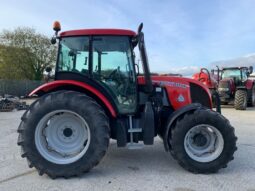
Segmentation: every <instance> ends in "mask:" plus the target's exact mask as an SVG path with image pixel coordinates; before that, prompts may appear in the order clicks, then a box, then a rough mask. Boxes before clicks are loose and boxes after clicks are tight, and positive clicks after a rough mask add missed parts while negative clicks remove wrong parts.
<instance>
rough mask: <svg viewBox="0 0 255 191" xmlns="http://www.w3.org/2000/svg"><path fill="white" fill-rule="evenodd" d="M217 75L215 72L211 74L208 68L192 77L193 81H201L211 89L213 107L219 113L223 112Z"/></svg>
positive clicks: (202, 69)
mask: <svg viewBox="0 0 255 191" xmlns="http://www.w3.org/2000/svg"><path fill="white" fill-rule="evenodd" d="M217 74H218V73H217ZM217 74H215V73H214V72H212V73H210V72H209V71H208V69H206V68H201V69H200V72H198V73H195V74H194V75H193V76H192V79H194V80H198V81H200V82H201V83H203V84H204V85H206V86H207V87H208V88H209V90H210V92H211V96H212V101H213V106H214V107H216V110H217V111H218V112H221V106H220V97H219V93H218V90H217V89H218V81H219V80H218V79H219V75H217Z"/></svg>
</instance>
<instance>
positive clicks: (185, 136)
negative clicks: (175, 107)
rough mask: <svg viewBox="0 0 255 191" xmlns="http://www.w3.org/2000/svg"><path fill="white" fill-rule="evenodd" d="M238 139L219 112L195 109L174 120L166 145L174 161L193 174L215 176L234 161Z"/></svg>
mask: <svg viewBox="0 0 255 191" xmlns="http://www.w3.org/2000/svg"><path fill="white" fill-rule="evenodd" d="M236 140H237V137H236V136H235V134H234V128H233V127H232V126H231V125H230V123H229V121H228V120H227V119H226V118H225V117H223V116H222V115H220V114H219V113H218V112H215V111H212V110H209V109H203V108H200V109H197V110H194V111H191V112H188V113H186V114H184V116H181V117H179V118H178V119H177V121H176V123H175V125H174V126H173V127H172V129H171V134H170V136H169V141H168V143H169V144H170V145H169V147H170V148H171V154H172V155H173V158H174V159H176V160H177V161H178V163H179V164H180V165H181V166H182V167H183V168H184V169H186V170H188V171H190V172H193V173H205V174H209V173H215V172H217V171H218V170H219V169H221V168H225V167H227V164H228V162H229V161H231V160H233V159H234V157H233V155H234V152H235V151H236V150H237V147H236Z"/></svg>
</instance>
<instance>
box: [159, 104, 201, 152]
mask: <svg viewBox="0 0 255 191" xmlns="http://www.w3.org/2000/svg"><path fill="white" fill-rule="evenodd" d="M202 107H203V106H202V105H201V104H199V103H192V104H190V105H187V106H184V107H182V108H181V109H179V110H176V111H175V112H173V113H172V114H171V115H170V116H169V118H168V122H167V124H166V127H165V131H164V135H163V141H164V147H165V150H166V151H169V150H170V148H169V140H168V137H169V135H170V131H171V127H172V125H173V124H174V123H175V122H176V120H177V119H178V118H179V117H180V116H182V115H184V114H185V113H187V112H190V111H194V110H196V109H199V108H202Z"/></svg>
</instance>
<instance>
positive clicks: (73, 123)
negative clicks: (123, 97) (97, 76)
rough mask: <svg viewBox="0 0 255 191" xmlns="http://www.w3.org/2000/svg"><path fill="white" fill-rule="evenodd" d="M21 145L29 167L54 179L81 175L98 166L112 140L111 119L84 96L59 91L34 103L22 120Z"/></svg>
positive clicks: (98, 106)
mask: <svg viewBox="0 0 255 191" xmlns="http://www.w3.org/2000/svg"><path fill="white" fill-rule="evenodd" d="M21 120H22V121H21V123H20V126H19V128H18V133H19V138H18V145H19V146H21V151H22V155H21V156H22V157H26V159H27V161H28V164H29V167H30V168H32V167H35V168H36V169H37V171H38V173H39V175H43V174H44V173H45V174H47V175H48V176H49V177H51V178H52V179H54V178H58V177H64V178H69V177H72V176H79V175H82V174H83V173H84V172H88V171H89V170H90V169H92V168H93V167H94V166H96V165H97V164H98V163H99V162H100V160H101V159H102V158H103V156H104V155H105V153H106V150H107V148H108V145H109V139H110V128H109V121H108V117H107V116H106V114H105V112H104V110H103V109H102V107H101V106H100V105H98V104H97V103H96V102H95V101H94V100H93V99H92V98H90V97H88V96H87V95H85V94H82V93H79V92H74V91H57V92H53V93H49V94H46V95H44V96H42V97H41V98H39V99H38V100H37V101H36V102H34V103H33V104H32V105H31V106H30V107H29V109H28V110H27V111H26V112H25V113H24V115H23V116H22V118H21Z"/></svg>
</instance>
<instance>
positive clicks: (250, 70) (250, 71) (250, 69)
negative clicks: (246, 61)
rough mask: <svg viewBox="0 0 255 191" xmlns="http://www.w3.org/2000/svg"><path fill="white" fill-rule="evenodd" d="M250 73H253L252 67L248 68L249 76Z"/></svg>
mask: <svg viewBox="0 0 255 191" xmlns="http://www.w3.org/2000/svg"><path fill="white" fill-rule="evenodd" d="M252 72H253V67H252V66H250V67H249V73H250V74H251V73H252Z"/></svg>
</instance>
